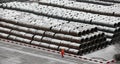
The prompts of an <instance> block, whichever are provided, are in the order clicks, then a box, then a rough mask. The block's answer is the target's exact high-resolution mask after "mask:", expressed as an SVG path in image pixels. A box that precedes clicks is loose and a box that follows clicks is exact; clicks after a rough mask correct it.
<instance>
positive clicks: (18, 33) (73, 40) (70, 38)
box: [0, 9, 108, 55]
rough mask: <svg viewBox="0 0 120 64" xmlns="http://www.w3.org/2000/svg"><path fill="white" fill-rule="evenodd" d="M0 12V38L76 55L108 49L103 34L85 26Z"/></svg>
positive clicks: (43, 17)
mask: <svg viewBox="0 0 120 64" xmlns="http://www.w3.org/2000/svg"><path fill="white" fill-rule="evenodd" d="M0 11H3V13H1V14H0V15H2V17H0V37H1V38H6V39H10V40H13V41H18V42H22V43H26V44H31V45H36V46H40V47H45V48H49V49H54V50H61V49H65V52H66V53H71V54H77V55H83V54H86V53H90V52H92V51H95V50H98V49H102V48H104V47H106V46H107V45H108V43H107V42H106V37H105V35H104V33H102V32H100V31H97V28H96V27H95V26H92V25H89V24H83V23H77V22H68V21H64V20H60V19H54V18H49V17H45V16H38V15H34V14H32V13H26V12H20V11H15V10H8V9H0ZM23 20H24V21H23ZM80 28H81V29H80ZM83 32H84V33H83Z"/></svg>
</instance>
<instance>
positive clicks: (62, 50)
mask: <svg viewBox="0 0 120 64" xmlns="http://www.w3.org/2000/svg"><path fill="white" fill-rule="evenodd" d="M60 53H61V57H62V58H64V54H65V51H64V49H61V51H60Z"/></svg>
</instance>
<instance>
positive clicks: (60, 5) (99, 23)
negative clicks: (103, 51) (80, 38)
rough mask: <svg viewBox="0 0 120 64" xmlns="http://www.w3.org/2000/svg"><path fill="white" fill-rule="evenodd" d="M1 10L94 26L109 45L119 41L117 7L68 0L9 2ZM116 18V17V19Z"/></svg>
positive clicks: (2, 5) (119, 31) (119, 18)
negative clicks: (104, 36) (103, 35)
mask: <svg viewBox="0 0 120 64" xmlns="http://www.w3.org/2000/svg"><path fill="white" fill-rule="evenodd" d="M0 7H1V8H5V9H12V10H17V11H24V12H29V13H34V14H36V15H41V16H46V17H52V18H56V19H62V20H65V21H68V22H71V21H72V22H78V23H85V24H90V25H93V26H96V27H97V28H98V30H99V31H102V32H104V33H105V35H106V37H107V42H109V44H112V43H115V42H117V41H119V37H120V35H119V34H120V27H119V26H120V17H118V16H120V11H119V10H116V9H119V6H116V5H115V6H103V5H98V4H90V3H83V2H75V1H69V0H65V1H64V0H49V1H48V0H40V1H39V3H38V2H10V3H3V4H1V5H0ZM116 16H117V17H116Z"/></svg>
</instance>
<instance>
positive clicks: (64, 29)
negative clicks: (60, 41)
mask: <svg viewBox="0 0 120 64" xmlns="http://www.w3.org/2000/svg"><path fill="white" fill-rule="evenodd" d="M4 11H5V13H4V12H3V14H4V17H2V18H0V20H1V21H6V22H8V23H14V24H16V25H22V26H24V25H25V26H27V27H32V28H37V29H42V30H50V31H53V32H57V33H63V34H69V35H74V36H81V35H84V34H87V33H90V32H95V31H96V30H97V28H96V27H95V26H92V25H89V24H83V23H76V22H68V21H64V20H58V19H53V18H49V17H44V16H37V15H34V16H33V15H32V14H30V13H23V14H22V13H21V12H18V11H14V12H13V11H10V10H4ZM6 12H8V13H7V14H6ZM16 13H19V14H20V15H16ZM9 14H11V15H9ZM14 14H15V15H14ZM1 15H2V14H1ZM28 15H29V16H30V17H29V16H28ZM17 16H23V17H24V18H23V17H22V18H21V17H18V18H17ZM8 17H10V18H8ZM11 17H12V18H11ZM26 17H28V18H27V19H26ZM38 18H39V19H38ZM7 19H8V20H7ZM20 19H26V20H24V21H21V20H20ZM28 19H29V20H28ZM31 19H32V20H33V21H32V20H31ZM1 24H2V25H3V26H8V27H12V28H14V29H25V30H26V31H27V28H24V27H23V28H20V27H19V26H16V25H14V26H13V25H11V24H6V23H5V22H1ZM4 24H6V25H4ZM83 28H84V29H83Z"/></svg>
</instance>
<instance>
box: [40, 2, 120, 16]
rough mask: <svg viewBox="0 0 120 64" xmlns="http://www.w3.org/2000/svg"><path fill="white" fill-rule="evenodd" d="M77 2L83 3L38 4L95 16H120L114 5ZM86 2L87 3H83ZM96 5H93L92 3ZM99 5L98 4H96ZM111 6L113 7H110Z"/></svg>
mask: <svg viewBox="0 0 120 64" xmlns="http://www.w3.org/2000/svg"><path fill="white" fill-rule="evenodd" d="M77 1H82V2H75V1H69V0H67V1H64V0H49V1H47V0H39V1H38V2H39V3H41V4H46V5H51V6H57V7H63V8H67V9H74V10H79V11H85V12H90V13H94V14H102V15H111V16H120V12H119V13H118V11H116V7H113V5H112V4H109V3H108V4H107V3H103V2H102V3H103V4H107V6H105V5H98V4H102V3H100V2H101V1H97V2H96V1H89V0H88V1H86V0H77ZM83 1H84V2H86V3H83ZM90 2H91V3H95V4H91V3H90ZM96 3H98V4H96ZM110 5H111V6H110Z"/></svg>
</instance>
